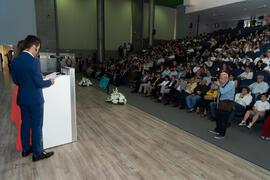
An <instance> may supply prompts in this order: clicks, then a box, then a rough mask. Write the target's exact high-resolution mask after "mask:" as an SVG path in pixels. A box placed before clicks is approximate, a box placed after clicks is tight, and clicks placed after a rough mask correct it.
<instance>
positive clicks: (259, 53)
mask: <svg viewBox="0 0 270 180" xmlns="http://www.w3.org/2000/svg"><path fill="white" fill-rule="evenodd" d="M261 54H262V52H261V51H259V52H256V53H254V56H253V57H254V59H256V58H257V57H260V55H261Z"/></svg>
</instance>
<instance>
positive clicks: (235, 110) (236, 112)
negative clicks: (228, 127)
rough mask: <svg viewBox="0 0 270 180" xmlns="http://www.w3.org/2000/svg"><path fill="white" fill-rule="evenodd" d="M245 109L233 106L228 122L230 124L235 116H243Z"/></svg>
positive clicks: (236, 104)
mask: <svg viewBox="0 0 270 180" xmlns="http://www.w3.org/2000/svg"><path fill="white" fill-rule="evenodd" d="M245 111H246V108H245V107H244V106H242V105H240V104H238V103H235V104H234V107H233V111H232V112H231V113H230V116H229V120H228V122H230V123H231V122H232V120H233V118H234V116H235V115H245Z"/></svg>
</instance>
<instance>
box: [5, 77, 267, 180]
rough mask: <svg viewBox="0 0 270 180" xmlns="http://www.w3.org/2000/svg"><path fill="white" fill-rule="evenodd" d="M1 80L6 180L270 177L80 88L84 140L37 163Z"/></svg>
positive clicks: (80, 128)
mask: <svg viewBox="0 0 270 180" xmlns="http://www.w3.org/2000/svg"><path fill="white" fill-rule="evenodd" d="M1 78H2V80H0V88H1V90H0V92H1V93H0V100H1V101H0V102H1V105H0V143H1V144H0V148H1V149H0V180H12V179H16V180H17V179H23V180H24V179H25V180H30V179H40V180H43V179H44V180H61V179H64V180H69V179H71V180H80V179H85V180H88V179H90V180H99V179H100V180H103V179H116V180H118V179H123V180H129V179H131V180H133V179H145V180H152V179H154V180H163V179H164V180H170V179H174V180H184V179H198V180H201V179H207V180H211V179H213V180H222V179H237V180H240V179H245V180H248V179H252V180H254V179H267V180H269V179H270V172H269V171H267V170H265V169H262V168H260V167H258V166H256V165H254V164H251V163H250V162H248V161H246V160H243V159H241V158H239V157H236V156H235V155H233V154H231V153H229V152H226V151H224V150H222V149H220V148H218V147H216V146H214V145H212V144H209V143H208V142H206V141H203V140H201V139H200V138H197V137H195V136H193V135H191V134H189V133H187V132H185V131H182V130H181V129H178V128H176V127H174V126H172V125H169V124H167V123H165V122H163V121H161V120H159V119H157V118H155V117H153V116H151V115H149V114H147V113H145V112H143V111H140V110H138V109H136V108H135V107H132V106H130V105H125V106H117V105H111V104H107V103H105V101H104V99H105V98H106V94H104V93H103V92H101V91H99V90H97V89H95V88H93V87H90V88H80V87H77V124H78V142H75V143H72V144H68V145H64V146H60V147H56V148H53V149H52V150H53V151H55V155H54V156H53V157H52V158H50V159H48V160H44V161H40V162H37V163H33V162H32V161H31V158H30V157H27V158H22V157H21V154H20V153H19V152H17V151H16V149H15V140H16V132H17V131H16V127H15V124H14V123H13V122H12V121H11V120H10V119H9V114H10V107H11V94H12V87H11V86H10V79H9V78H7V79H5V78H3V77H1ZM7 82H9V83H7ZM179 121H181V117H179Z"/></svg>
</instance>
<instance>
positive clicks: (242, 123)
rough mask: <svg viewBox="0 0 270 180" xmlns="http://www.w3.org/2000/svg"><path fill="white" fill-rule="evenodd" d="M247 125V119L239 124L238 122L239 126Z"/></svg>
mask: <svg viewBox="0 0 270 180" xmlns="http://www.w3.org/2000/svg"><path fill="white" fill-rule="evenodd" d="M246 125H247V123H246V122H245V121H242V122H240V123H239V124H238V126H246Z"/></svg>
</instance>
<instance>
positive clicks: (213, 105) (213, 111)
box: [210, 102, 217, 118]
mask: <svg viewBox="0 0 270 180" xmlns="http://www.w3.org/2000/svg"><path fill="white" fill-rule="evenodd" d="M216 110H217V103H216V102H211V103H210V115H211V117H212V118H216Z"/></svg>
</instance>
